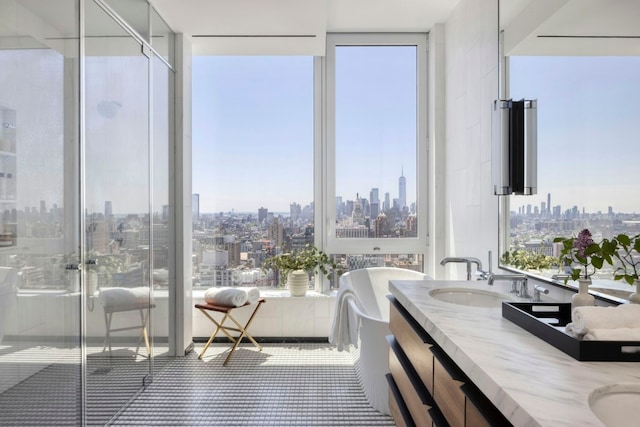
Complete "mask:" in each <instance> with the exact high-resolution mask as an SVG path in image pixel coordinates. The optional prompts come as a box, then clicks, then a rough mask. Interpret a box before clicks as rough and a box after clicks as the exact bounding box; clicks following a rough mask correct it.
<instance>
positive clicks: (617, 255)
mask: <svg viewBox="0 0 640 427" xmlns="http://www.w3.org/2000/svg"><path fill="white" fill-rule="evenodd" d="M601 246H602V252H603V254H605V255H606V256H607V262H608V263H609V264H611V265H612V266H614V267H615V270H614V272H613V280H624V281H625V282H627V283H628V284H630V285H634V284H635V285H636V292H635V293H632V294H631V295H630V296H629V301H630V302H633V303H637V304H640V234H637V235H635V236H628V235H626V234H618V235H617V236H615V237H613V238H612V239H611V240H609V239H604V240H603V241H602V244H601Z"/></svg>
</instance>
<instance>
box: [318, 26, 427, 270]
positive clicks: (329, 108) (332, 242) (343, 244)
mask: <svg viewBox="0 0 640 427" xmlns="http://www.w3.org/2000/svg"><path fill="white" fill-rule="evenodd" d="M339 46H416V67H417V69H416V199H417V200H416V212H417V219H418V227H419V228H418V236H417V237H412V238H384V239H383V238H337V237H336V226H335V224H336V213H335V212H336V197H335V196H336V194H335V193H336V177H335V175H336V138H335V114H336V108H335V101H336V96H335V89H336V75H335V65H336V60H335V59H336V58H335V52H336V48H337V47H339ZM427 50H428V39H427V34H422V33H406V34H404V33H403V34H339V33H336V34H328V35H327V52H326V56H325V57H322V58H317V61H316V72H317V73H316V87H315V94H316V97H315V99H316V103H315V105H316V111H315V120H314V122H315V125H316V127H319V129H318V128H317V129H316V132H315V136H316V143H315V153H314V154H316V157H315V166H316V171H318V170H319V171H320V173H319V174H318V173H317V172H316V174H315V176H316V178H318V176H319V177H321V179H320V180H318V181H320V182H316V184H315V200H318V201H321V203H322V206H323V209H317V210H316V230H317V231H320V227H318V225H322V230H321V232H316V244H317V245H319V246H321V247H323V248H324V249H325V251H326V252H328V253H340V254H381V255H382V254H422V255H423V257H424V258H423V259H425V260H426V259H427V250H428V238H429V228H428V227H429V214H428V196H429V192H428V164H429V163H428V144H429V138H428V117H429V115H428V100H427V85H428V81H427V54H428V52H427ZM423 268H424V267H423Z"/></svg>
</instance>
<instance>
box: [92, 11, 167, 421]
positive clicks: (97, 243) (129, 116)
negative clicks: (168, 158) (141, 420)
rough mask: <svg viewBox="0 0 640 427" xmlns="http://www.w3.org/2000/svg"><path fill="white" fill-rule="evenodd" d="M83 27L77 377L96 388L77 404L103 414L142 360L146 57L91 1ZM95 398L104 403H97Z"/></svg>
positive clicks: (135, 380) (138, 378)
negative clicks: (84, 302)
mask: <svg viewBox="0 0 640 427" xmlns="http://www.w3.org/2000/svg"><path fill="white" fill-rule="evenodd" d="M91 3H92V2H89V3H87V5H88V6H90V5H91ZM144 16H146V14H145V15H144ZM86 28H87V36H88V37H87V39H86V44H85V46H86V56H85V61H84V64H85V94H84V100H85V109H86V115H85V155H84V158H83V160H84V170H85V174H84V211H83V214H84V223H85V224H84V230H83V231H84V233H85V246H86V247H85V249H84V255H85V259H86V260H87V261H89V262H90V264H89V265H87V266H86V268H85V270H87V276H88V277H89V278H90V280H89V281H88V282H89V283H88V286H87V289H88V293H89V295H88V300H89V301H88V307H87V308H88V310H87V313H86V323H87V326H86V353H87V367H86V371H87V373H88V375H87V378H86V386H87V395H88V396H89V397H90V396H92V395H94V393H95V395H99V396H100V399H99V400H98V399H91V398H89V399H88V400H87V402H86V407H87V414H88V417H89V419H90V420H91V421H95V422H103V423H104V422H106V421H108V419H109V418H110V417H111V416H113V415H115V412H116V411H117V410H118V409H119V408H120V407H122V406H123V405H125V404H126V402H127V401H128V400H129V399H130V398H132V397H133V396H134V395H135V393H137V392H138V390H139V389H140V388H141V387H142V386H143V384H144V381H145V378H146V377H147V375H149V373H150V367H151V365H150V359H151V356H152V351H151V350H152V348H151V344H152V341H151V336H150V334H149V317H150V316H151V312H152V311H153V310H155V305H153V304H152V293H151V288H150V283H151V278H150V271H151V259H150V243H151V217H150V214H149V206H150V193H149V191H150V182H149V168H150V152H149V149H150V144H149V140H150V133H149V59H148V58H147V57H146V56H144V55H143V54H142V53H141V45H140V43H139V42H138V41H137V40H135V39H134V38H133V37H132V36H130V35H129V34H127V33H126V32H125V31H124V30H123V29H121V28H120V27H119V26H118V25H117V24H116V23H115V22H113V21H112V20H111V19H110V18H109V17H108V16H107V15H106V14H105V13H104V12H103V11H102V10H101V9H100V8H98V7H97V6H95V5H93V6H92V7H88V10H87V24H86ZM98 390H99V393H98ZM105 399H107V400H109V401H110V402H111V404H112V405H113V406H112V412H111V413H109V411H104V409H101V407H102V405H103V404H102V403H101V401H103V400H105ZM104 417H106V419H103V418H104Z"/></svg>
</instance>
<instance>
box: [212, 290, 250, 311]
mask: <svg viewBox="0 0 640 427" xmlns="http://www.w3.org/2000/svg"><path fill="white" fill-rule="evenodd" d="M247 298H248V296H247V293H246V292H245V291H243V290H242V289H238V288H227V287H221V288H209V289H207V290H206V291H205V292H204V300H205V301H206V302H208V303H209V304H214V305H222V306H225V307H240V306H241V305H245V304H246V302H247Z"/></svg>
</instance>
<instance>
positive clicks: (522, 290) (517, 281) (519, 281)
mask: <svg viewBox="0 0 640 427" xmlns="http://www.w3.org/2000/svg"><path fill="white" fill-rule="evenodd" d="M496 280H511V281H512V282H511V290H510V291H509V292H511V293H515V294H516V296H518V297H520V298H531V295H529V288H528V287H527V276H525V275H524V274H491V275H490V276H489V279H488V281H489V282H488V284H489V285H493V282H495V281H496Z"/></svg>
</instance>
